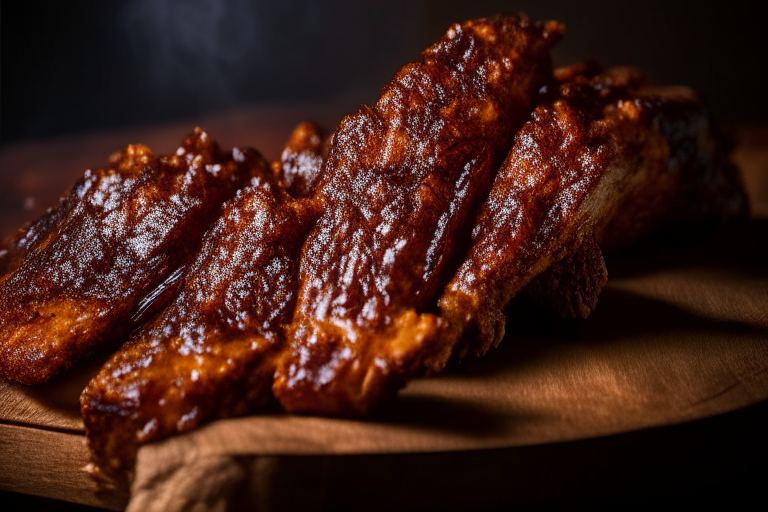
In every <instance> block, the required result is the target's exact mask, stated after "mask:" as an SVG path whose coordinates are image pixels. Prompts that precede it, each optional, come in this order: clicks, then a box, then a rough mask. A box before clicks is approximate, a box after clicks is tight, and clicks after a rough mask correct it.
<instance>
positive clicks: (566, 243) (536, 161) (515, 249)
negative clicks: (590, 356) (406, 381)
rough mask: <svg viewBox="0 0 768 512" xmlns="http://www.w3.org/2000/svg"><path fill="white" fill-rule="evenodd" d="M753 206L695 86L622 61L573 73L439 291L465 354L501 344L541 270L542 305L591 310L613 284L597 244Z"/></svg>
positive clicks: (523, 145) (520, 140) (538, 115)
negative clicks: (669, 81)
mask: <svg viewBox="0 0 768 512" xmlns="http://www.w3.org/2000/svg"><path fill="white" fill-rule="evenodd" d="M564 74H565V75H568V74H569V73H564ZM746 210H747V202H746V197H745V195H744V192H743V190H742V188H741V186H740V183H739V180H738V173H737V171H736V169H735V168H734V166H733V165H732V164H731V163H730V162H729V161H728V158H727V153H726V152H725V151H724V150H723V148H722V147H721V143H720V139H719V138H718V137H717V136H716V134H715V133H714V131H713V129H712V127H711V125H710V121H709V117H708V114H707V111H706V109H705V108H704V107H703V106H702V103H701V100H700V98H699V97H698V96H697V95H696V94H695V93H694V92H693V91H691V90H689V89H687V88H683V87H667V88H660V87H643V86H641V85H640V80H639V75H638V74H637V73H636V72H634V71H632V70H629V69H622V68H618V69H612V70H609V71H607V72H606V73H604V74H601V75H598V76H594V77H590V76H586V75H578V74H577V75H576V76H569V77H568V81H566V82H564V83H561V84H560V85H559V87H557V90H556V91H555V93H554V99H551V100H550V101H545V102H544V103H543V104H542V105H540V106H539V107H538V108H536V110H534V112H533V114H532V115H531V119H530V120H529V121H528V122H527V123H526V124H525V125H524V126H523V127H522V128H521V129H520V131H519V132H518V133H517V135H516V137H515V142H514V145H513V147H512V149H511V151H510V153H509V156H508V158H507V160H506V161H505V162H504V165H503V166H502V169H501V170H500V171H499V173H498V175H497V177H496V180H495V182H494V185H493V188H492V190H491V192H490V194H489V196H488V198H487V199H486V201H485V203H484V204H483V206H482V208H481V210H480V213H479V215H478V220H477V224H476V226H475V229H474V231H473V233H472V247H471V249H470V251H469V253H468V255H467V257H466V259H465V261H464V262H463V263H462V265H461V267H460V268H459V270H458V272H457V273H456V276H455V277H454V278H453V280H452V281H451V282H450V283H449V285H448V287H447V289H446V292H445V294H444V295H443V297H442V298H441V299H440V303H439V304H440V311H441V314H442V317H443V318H444V319H445V320H446V321H447V322H448V323H449V324H450V325H452V326H456V330H457V332H458V333H459V334H460V335H461V341H460V342H459V343H458V344H457V347H456V354H457V355H458V356H459V357H463V356H464V355H466V354H467V353H473V354H475V355H482V354H484V353H485V352H486V351H487V350H488V348H489V347H491V346H495V345H496V344H498V343H499V341H500V340H501V338H502V337H503V335H504V327H505V322H506V318H505V317H504V314H503V311H504V309H505V308H506V306H507V305H508V304H509V301H510V300H511V298H512V297H514V296H515V295H516V294H518V293H519V292H520V291H521V290H523V289H524V288H525V287H526V286H527V285H529V283H531V282H532V280H534V278H536V276H539V277H538V278H536V280H535V281H534V282H533V283H532V284H531V285H530V290H529V291H530V293H531V294H532V296H533V298H534V301H535V302H538V303H540V304H546V305H548V306H549V307H552V308H554V309H556V310H558V311H559V312H561V313H562V314H564V315H566V316H586V315H587V314H588V313H589V311H591V309H592V308H593V307H594V305H595V303H596V301H597V294H599V291H600V288H601V287H602V286H603V285H604V284H605V280H606V274H605V265H604V262H603V260H602V254H601V253H600V249H599V247H598V246H600V247H608V248H613V247H618V246H622V245H625V244H627V243H630V242H632V241H634V240H636V239H638V238H640V237H642V236H645V235H647V234H649V233H651V232H652V231H653V230H655V229H656V228H658V227H660V226H661V225H662V224H669V223H676V222H696V221H706V220H721V219H723V218H728V217H732V216H736V215H740V214H744V213H745V212H746Z"/></svg>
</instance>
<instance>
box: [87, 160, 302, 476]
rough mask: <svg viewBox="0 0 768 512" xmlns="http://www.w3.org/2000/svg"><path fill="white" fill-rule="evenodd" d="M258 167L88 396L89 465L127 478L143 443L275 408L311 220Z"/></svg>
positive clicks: (266, 170)
mask: <svg viewBox="0 0 768 512" xmlns="http://www.w3.org/2000/svg"><path fill="white" fill-rule="evenodd" d="M260 168H261V173H260V174H261V176H262V177H260V178H254V179H253V180H252V182H251V185H250V186H248V187H247V188H245V189H243V190H240V191H239V192H238V193H237V195H236V197H235V198H234V199H233V200H232V201H230V202H229V203H227V204H226V206H225V208H224V212H223V215H222V216H221V218H219V220H218V221H217V223H216V224H215V226H214V227H213V228H212V229H211V231H210V232H209V233H208V234H207V235H206V236H205V239H204V242H203V245H202V249H201V250H200V251H199V253H198V254H197V257H196V258H195V261H194V263H192V264H191V266H190V269H189V271H188V273H187V274H186V276H185V277H184V280H183V286H182V288H181V291H180V292H179V294H178V295H177V296H176V297H175V298H174V300H173V301H172V303H171V304H170V305H169V306H168V307H167V308H166V309H165V310H164V311H163V312H162V313H161V314H160V315H159V316H158V317H157V318H156V319H155V320H154V321H152V322H151V323H149V324H148V325H146V326H145V327H144V328H143V329H142V330H141V331H139V332H138V333H137V334H135V335H134V336H133V337H132V338H131V340H129V342H128V343H126V345H125V346H124V347H123V348H122V349H121V350H120V351H119V352H118V353H117V354H115V356H113V357H112V359H111V360H110V361H109V362H108V363H107V364H106V365H105V366H104V368H103V369H102V370H101V372H100V373H99V374H98V375H97V376H96V377H95V378H94V379H93V380H92V381H91V382H90V383H89V384H88V387H87V388H86V389H85V391H84V392H83V394H82V396H81V409H82V414H83V418H84V420H85V424H86V429H87V435H88V442H89V446H90V449H91V453H92V458H93V459H94V461H95V462H97V463H98V465H99V466H100V467H102V468H103V469H104V470H105V471H106V472H107V473H110V474H116V473H118V474H119V470H122V469H130V468H131V467H132V466H133V460H134V457H135V453H136V450H137V447H138V445H140V444H143V443H146V442H149V441H153V440H156V439H160V438H163V437H167V436H169V435H172V434H175V433H178V432H184V431H187V430H190V429H192V428H195V427H197V426H198V425H200V424H203V423H205V422H208V421H211V420H213V419H216V418H221V417H226V416H233V415H242V414H246V413H248V412H253V411H254V410H255V409H257V408H259V407H263V406H264V405H266V404H267V403H269V401H270V400H271V399H272V393H271V390H270V388H271V385H272V380H273V373H274V355H275V354H276V353H277V352H278V350H279V349H280V348H281V347H282V342H283V339H284V338H283V330H284V329H285V327H286V325H287V324H288V323H289V322H290V321H291V315H292V313H293V308H294V304H295V300H296V297H295V295H296V288H297V283H296V279H297V271H298V269H297V266H298V264H297V260H298V252H299V249H300V247H301V243H302V241H303V240H304V236H305V234H306V231H307V228H308V226H309V220H310V217H311V215H310V213H311V212H310V211H309V210H308V209H307V207H306V204H305V203H301V202H297V201H292V200H289V198H288V196H287V195H286V194H285V193H284V192H282V191H281V190H280V189H279V188H278V187H276V186H275V185H274V184H273V183H271V182H270V180H271V177H268V174H269V173H270V171H269V167H268V165H267V164H266V162H263V163H262V164H261V165H260Z"/></svg>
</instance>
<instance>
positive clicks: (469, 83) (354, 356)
mask: <svg viewBox="0 0 768 512" xmlns="http://www.w3.org/2000/svg"><path fill="white" fill-rule="evenodd" d="M561 32H562V26H561V25H560V24H558V23H555V22H550V23H546V24H541V23H532V22H530V21H528V20H527V19H518V18H514V17H504V16H499V17H496V18H492V19H480V20H474V21H469V22H466V23H463V24H457V25H454V26H453V27H452V28H451V29H450V30H449V31H448V33H447V35H446V36H445V37H443V38H442V39H441V40H440V41H439V42H438V43H436V44H435V45H433V46H432V47H430V48H428V49H427V50H425V51H424V52H423V54H422V58H421V60H419V61H418V62H415V63H412V64H408V65H406V66H404V67H403V68H401V69H400V70H399V71H398V72H397V73H396V75H395V76H394V78H393V79H392V81H391V82H390V83H389V84H388V85H387V86H386V87H385V88H384V90H383V91H382V95H381V97H380V98H379V100H378V101H377V103H376V104H375V105H374V106H373V107H368V106H363V107H362V108H361V109H360V110H359V111H358V112H357V113H355V114H353V115H350V116H347V117H346V118H345V119H344V120H343V121H342V122H341V125H340V126H339V127H338V129H337V130H336V132H335V133H334V134H333V136H332V138H331V142H330V149H329V154H328V158H327V159H326V161H325V162H324V164H323V170H322V176H321V178H320V181H319V183H318V185H317V188H316V190H315V195H314V198H313V199H314V200H315V201H317V202H318V203H319V204H320V207H321V209H322V214H321V216H320V218H319V220H318V222H317V225H316V226H315V227H314V228H313V230H312V231H311V232H310V234H309V237H308V239H307V241H306V243H305V245H304V249H303V251H302V254H301V270H300V283H301V284H300V290H299V296H298V302H297V308H296V313H295V316H294V321H293V324H292V325H291V329H290V332H289V343H290V348H289V350H288V351H287V353H286V354H285V356H284V357H283V359H282V360H281V362H280V365H279V366H278V371H277V378H276V382H275V386H274V391H275V394H276V396H277V397H278V399H279V400H280V403H281V404H282V406H283V407H284V408H285V409H286V410H287V411H292V412H313V413H324V414H360V413H364V412H365V411H367V410H368V409H369V408H370V407H371V406H372V405H374V404H375V403H376V402H378V401H379V400H380V399H381V398H382V397H384V396H386V395H387V394H389V393H390V392H392V391H394V390H396V389H398V388H399V387H401V386H402V385H403V384H404V382H405V380H406V379H407V378H409V377H411V376H413V375H414V374H416V373H419V372H422V371H424V370H428V371H429V370H438V369H440V368H442V366H443V365H444V363H445V361H446V359H447V358H448V356H449V354H450V347H448V346H444V344H443V337H442V336H441V321H440V320H439V318H438V317H437V316H436V315H434V314H431V313H429V312H428V309H429V308H430V307H431V306H433V304H434V299H435V297H436V296H437V295H438V294H439V293H440V291H441V288H442V286H443V284H444V283H445V280H446V279H447V278H448V277H449V276H450V274H451V273H452V272H453V268H451V266H452V265H454V263H453V258H454V257H456V256H457V255H458V254H459V253H460V252H461V247H457V246H459V245H460V244H461V240H462V237H463V236H464V233H465V232H466V231H468V230H469V228H470V227H471V223H472V212H473V209H474V208H475V207H476V204H477V203H478V202H479V201H481V200H482V199H483V198H484V196H485V195H486V193H487V190H488V188H489V187H490V184H491V181H492V180H493V176H494V173H495V172H496V170H497V166H498V165H499V163H500V161H501V159H502V158H503V156H504V154H505V153H506V151H507V149H508V147H509V145H510V143H511V139H512V137H513V135H514V131H515V130H516V129H517V128H518V127H519V126H520V125H521V124H522V123H523V121H524V120H525V118H526V117H527V115H528V113H529V112H530V110H531V108H532V102H533V100H534V98H535V96H536V93H537V91H538V90H539V88H540V87H541V86H542V85H543V84H545V83H546V82H547V81H548V80H549V79H550V78H551V66H550V59H549V48H550V46H551V45H552V44H553V43H554V42H555V40H557V39H558V38H559V36H560V34H561Z"/></svg>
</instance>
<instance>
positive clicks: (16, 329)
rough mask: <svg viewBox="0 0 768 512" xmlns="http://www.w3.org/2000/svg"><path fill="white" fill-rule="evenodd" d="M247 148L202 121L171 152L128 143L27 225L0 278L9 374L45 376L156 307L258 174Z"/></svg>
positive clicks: (4, 366) (0, 371)
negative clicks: (225, 206) (223, 147)
mask: <svg viewBox="0 0 768 512" xmlns="http://www.w3.org/2000/svg"><path fill="white" fill-rule="evenodd" d="M242 156H243V155H239V156H238V155H235V156H234V157H233V156H231V155H225V154H224V153H222V152H221V151H220V150H219V148H218V146H217V145H216V144H215V143H214V142H213V141H212V140H210V138H209V137H208V135H207V134H206V133H205V132H203V131H202V130H200V129H197V130H196V131H195V133H194V134H193V135H190V136H189V137H188V138H187V139H186V140H185V141H184V143H183V144H182V146H181V147H180V148H179V149H178V151H177V152H176V154H175V155H173V156H169V157H156V156H155V155H154V154H153V153H152V151H150V150H149V148H147V147H145V146H142V145H132V146H128V147H127V148H126V149H125V150H123V151H122V152H120V153H116V154H115V155H113V156H112V158H111V161H110V167H108V168H105V169H100V170H96V171H93V170H88V171H86V173H85V176H84V177H83V178H81V179H80V180H79V181H78V182H77V183H76V184H75V186H74V187H73V188H72V190H71V191H70V193H69V195H68V196H66V197H64V198H63V199H62V200H61V201H60V203H59V205H58V206H57V207H56V208H54V209H52V210H50V211H49V212H48V213H46V214H45V215H44V216H43V217H42V218H41V219H40V220H38V221H36V222H34V223H32V224H31V225H30V226H28V227H26V228H23V229H22V231H21V232H20V234H19V235H17V236H16V237H15V238H13V239H12V241H11V243H10V244H9V245H8V246H10V247H11V248H12V249H13V251H9V254H12V256H13V257H12V258H8V260H7V261H9V262H10V264H8V265H7V268H8V270H10V272H7V273H6V274H5V275H3V276H2V277H0V376H2V377H4V378H8V379H11V380H16V381H19V382H23V383H26V384H34V383H40V382H43V381H45V380H47V379H49V378H50V377H51V376H53V375H54V374H56V373H58V372H59V371H60V370H63V369H65V368H67V367H69V366H70V365H72V364H73V363H74V362H75V361H76V360H77V359H79V358H81V357H82V356H84V355H86V354H88V353H89V352H91V351H93V350H94V349H95V348H96V347H97V346H98V345H99V344H101V343H103V342H105V341H110V340H112V341H113V340H115V339H118V338H119V337H120V336H121V335H122V333H124V332H125V331H126V330H127V329H129V328H130V327H131V326H132V325H134V323H135V321H137V320H140V319H141V318H143V317H145V316H146V315H148V314H150V313H151V312H152V310H153V309H154V308H156V307H157V305H158V304H159V303H160V302H162V301H161V300H160V299H162V298H163V297H166V296H167V294H166V293H164V290H168V289H169V288H172V287H173V284H174V280H175V278H176V277H178V275H179V273H178V272H177V270H178V269H179V268H180V267H182V266H183V265H184V264H186V263H187V261H188V259H189V257H190V256H191V255H193V254H194V251H196V250H197V248H198V245H199V240H200V237H201V236H202V234H203V233H204V232H205V230H206V229H207V228H208V227H209V225H210V223H211V222H212V221H213V219H215V218H216V216H217V215H218V212H219V210H220V208H221V204H222V203H223V202H224V201H225V200H226V199H227V198H229V197H231V196H232V195H233V194H234V192H235V190H236V189H237V188H239V186H240V185H241V184H242V183H244V182H245V181H246V180H247V179H248V177H249V175H250V170H249V167H248V164H249V162H248V161H247V159H244V158H240V157H242Z"/></svg>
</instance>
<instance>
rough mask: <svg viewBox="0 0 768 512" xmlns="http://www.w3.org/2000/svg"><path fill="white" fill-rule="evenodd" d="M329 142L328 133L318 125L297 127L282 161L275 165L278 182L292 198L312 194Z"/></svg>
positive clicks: (286, 147)
mask: <svg viewBox="0 0 768 512" xmlns="http://www.w3.org/2000/svg"><path fill="white" fill-rule="evenodd" d="M327 143H328V139H327V137H326V135H325V132H324V131H323V129H322V128H320V127H319V126H318V125H316V124H315V123H311V122H304V123H300V124H299V125H298V126H296V128H294V130H293V133H291V137H290V139H288V144H286V145H285V149H283V153H282V155H280V160H279V161H277V162H274V163H273V164H272V169H273V172H274V174H275V177H276V178H277V181H278V183H280V184H281V185H282V186H283V187H284V188H285V190H287V191H288V193H289V194H291V195H292V196H293V197H309V196H311V195H312V192H313V191H314V189H315V185H316V184H317V181H318V178H319V177H320V171H321V169H322V165H323V159H324V157H325V154H326V153H327V150H328V144H327Z"/></svg>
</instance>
